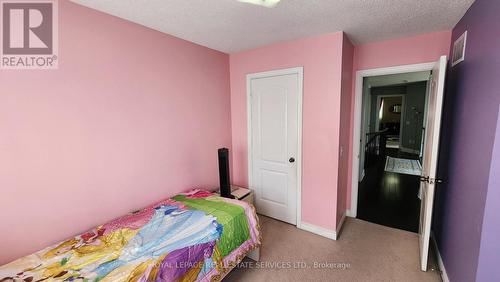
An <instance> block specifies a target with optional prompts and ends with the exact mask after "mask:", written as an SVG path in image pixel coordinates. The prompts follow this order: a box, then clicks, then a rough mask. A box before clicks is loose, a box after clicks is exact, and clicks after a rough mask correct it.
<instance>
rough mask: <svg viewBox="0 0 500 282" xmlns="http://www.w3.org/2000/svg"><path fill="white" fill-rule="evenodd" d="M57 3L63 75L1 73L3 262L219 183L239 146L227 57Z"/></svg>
mask: <svg viewBox="0 0 500 282" xmlns="http://www.w3.org/2000/svg"><path fill="white" fill-rule="evenodd" d="M59 5H60V7H59V13H60V21H59V22H60V24H59V26H60V36H59V38H60V39H59V41H60V42H59V44H60V47H59V50H60V62H59V69H58V70H54V71H0V85H1V90H0V93H1V94H0V132H1V137H0V155H1V156H2V157H1V158H0V187H1V189H2V195H1V197H0V206H1V207H2V212H1V213H0V227H1V229H2V232H0V265H1V264H4V263H6V262H8V261H10V260H12V259H15V258H17V257H20V256H23V255H26V254H29V253H32V252H34V251H36V250H38V249H41V248H43V247H46V246H48V245H49V244H51V243H55V242H57V241H59V240H62V239H65V238H67V237H69V236H72V235H75V234H77V233H80V232H83V231H85V230H87V229H89V228H91V227H94V226H95V225H98V224H100V223H103V222H106V221H107V220H110V219H113V218H115V217H117V216H120V215H123V214H125V213H127V212H130V211H132V210H134V209H137V208H140V207H143V206H145V205H147V204H149V203H152V202H155V201H158V200H160V199H162V198H166V197H168V196H170V195H172V194H174V193H176V192H179V191H182V190H185V189H188V188H191V187H214V186H216V185H217V182H218V173H217V170H218V169H217V158H216V157H217V152H216V149H217V148H219V147H222V146H226V147H229V146H230V145H231V132H230V130H231V123H230V112H229V107H230V94H229V56H228V55H226V54H223V53H220V52H216V51H213V50H210V49H207V48H204V47H201V46H198V45H195V44H192V43H189V42H186V41H183V40H180V39H177V38H174V37H171V36H167V35H164V34H162V33H159V32H156V31H153V30H149V29H146V28H144V27H141V26H139V25H136V24H132V23H129V22H126V21H123V20H120V19H118V18H115V17H111V16H109V15H105V14H102V13H99V12H96V11H93V10H90V9H87V8H83V7H81V6H78V5H76V4H72V3H70V2H69V1H59ZM242 128H244V126H242Z"/></svg>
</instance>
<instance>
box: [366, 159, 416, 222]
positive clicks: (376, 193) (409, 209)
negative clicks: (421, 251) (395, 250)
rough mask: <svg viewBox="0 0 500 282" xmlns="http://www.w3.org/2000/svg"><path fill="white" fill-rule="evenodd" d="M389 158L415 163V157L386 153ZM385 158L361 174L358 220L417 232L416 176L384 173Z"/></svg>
mask: <svg viewBox="0 0 500 282" xmlns="http://www.w3.org/2000/svg"><path fill="white" fill-rule="evenodd" d="M386 154H387V155H389V156H391V157H400V158H412V159H417V158H418V156H416V155H410V154H405V153H401V152H399V151H398V150H397V149H387V152H386ZM384 168H385V157H383V158H380V159H379V160H378V161H377V162H376V163H374V164H373V165H372V166H370V167H368V168H367V169H366V170H365V177H364V179H363V181H362V182H361V183H360V184H359V189H358V214H357V217H358V218H359V219H363V220H366V221H369V222H373V223H377V224H381V225H385V226H389V227H394V228H398V229H403V230H407V231H411V232H418V225H419V216H420V200H419V199H418V190H419V186H420V179H419V177H418V176H413V175H405V174H398V173H389V172H385V171H384Z"/></svg>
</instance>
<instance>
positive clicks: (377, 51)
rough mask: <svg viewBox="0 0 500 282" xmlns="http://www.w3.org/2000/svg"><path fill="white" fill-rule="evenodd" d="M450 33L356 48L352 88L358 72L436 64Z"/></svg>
mask: <svg viewBox="0 0 500 282" xmlns="http://www.w3.org/2000/svg"><path fill="white" fill-rule="evenodd" d="M450 42H451V31H441V32H433V33H428V34H424V35H419V36H414V37H406V38H400V39H395V40H388V41H382V42H376V43H370V44H364V45H358V46H355V47H354V63H353V89H352V95H353V96H352V97H354V91H355V89H354V84H355V80H356V72H357V71H359V70H367V69H373V68H383V67H392V66H399V65H409V64H419V63H428V62H434V61H437V59H438V58H439V57H440V56H442V55H448V54H449V51H450ZM351 113H354V99H351ZM353 122H354V121H353V115H352V116H351V120H350V123H351V126H350V127H351V133H350V140H351V141H350V142H349V144H350V147H349V155H350V156H352V138H353V136H352V133H353V127H354V123H353ZM351 175H352V157H351V159H350V165H349V178H348V179H349V180H348V193H347V208H350V207H351V188H352V177H351Z"/></svg>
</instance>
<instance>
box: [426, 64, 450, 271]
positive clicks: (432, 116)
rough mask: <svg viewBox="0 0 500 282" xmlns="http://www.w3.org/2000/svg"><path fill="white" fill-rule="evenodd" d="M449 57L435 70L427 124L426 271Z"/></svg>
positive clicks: (429, 98) (437, 65) (433, 71)
mask: <svg viewBox="0 0 500 282" xmlns="http://www.w3.org/2000/svg"><path fill="white" fill-rule="evenodd" d="M446 64H447V58H446V56H442V57H441V58H440V59H439V61H438V62H437V63H436V66H435V67H434V69H433V70H432V82H431V91H430V92H429V97H428V111H427V124H426V127H425V145H424V156H423V162H422V178H423V179H425V180H423V181H422V182H421V184H420V188H421V196H422V197H421V198H422V201H421V205H420V228H419V236H420V242H419V243H420V244H419V245H420V263H421V265H420V266H421V268H422V271H427V259H428V257H429V240H430V235H431V220H432V206H433V203H434V190H435V186H436V179H437V176H436V171H437V162H438V150H439V133H440V128H441V113H442V108H443V96H444V79H445V74H446Z"/></svg>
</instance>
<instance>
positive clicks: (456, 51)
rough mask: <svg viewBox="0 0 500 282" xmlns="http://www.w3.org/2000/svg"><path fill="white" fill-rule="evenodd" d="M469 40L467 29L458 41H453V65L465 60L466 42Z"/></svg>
mask: <svg viewBox="0 0 500 282" xmlns="http://www.w3.org/2000/svg"><path fill="white" fill-rule="evenodd" d="M466 42H467V31H465V32H464V33H463V34H462V35H461V36H460V37H459V38H458V39H457V40H456V41H455V43H453V57H452V59H453V60H452V63H451V66H452V67H454V66H455V65H457V64H458V63H460V62H462V61H464V60H465V44H466Z"/></svg>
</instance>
